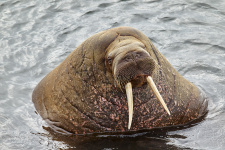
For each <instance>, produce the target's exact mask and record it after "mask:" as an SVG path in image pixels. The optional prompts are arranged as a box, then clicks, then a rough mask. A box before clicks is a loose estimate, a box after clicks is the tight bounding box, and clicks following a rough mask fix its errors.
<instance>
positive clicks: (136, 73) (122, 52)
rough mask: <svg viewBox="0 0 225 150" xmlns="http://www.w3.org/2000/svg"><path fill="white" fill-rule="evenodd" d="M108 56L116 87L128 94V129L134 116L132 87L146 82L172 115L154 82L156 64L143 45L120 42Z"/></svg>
mask: <svg viewBox="0 0 225 150" xmlns="http://www.w3.org/2000/svg"><path fill="white" fill-rule="evenodd" d="M106 56H107V58H106V61H107V62H106V65H107V66H109V68H110V69H111V71H112V73H113V76H114V80H115V87H117V88H119V89H121V91H126V94H127V99H128V108H129V124H128V129H130V127H131V123H132V116H133V94H132V87H140V86H142V85H143V84H145V83H146V82H147V83H148V84H149V86H150V87H151V89H152V91H153V93H154V94H155V96H156V97H157V98H158V100H159V101H160V102H161V104H162V105H163V107H164V109H165V110H166V111H167V113H168V114H169V115H170V112H169V110H168V108H167V106H166V104H165V102H164V101H163V99H162V97H161V95H160V94H159V92H158V90H157V88H156V86H155V83H154V82H153V80H152V75H153V73H154V70H155V68H156V62H155V60H154V59H153V58H152V57H151V56H150V54H149V53H148V52H147V51H146V50H145V46H144V44H143V43H141V42H139V41H136V40H130V39H129V40H123V41H119V43H117V45H116V46H114V47H113V48H112V49H111V50H109V52H108V54H107V55H106ZM124 89H125V90H124Z"/></svg>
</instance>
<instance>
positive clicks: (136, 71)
mask: <svg viewBox="0 0 225 150" xmlns="http://www.w3.org/2000/svg"><path fill="white" fill-rule="evenodd" d="M32 101H33V103H34V106H35V108H36V110H37V112H38V113H39V114H40V115H41V116H42V118H43V119H44V120H45V121H46V122H47V123H48V124H49V125H50V127H52V129H53V130H55V131H57V132H60V133H68V134H70V133H72V134H88V133H106V132H128V131H140V130H144V129H153V128H163V127H169V126H177V125H185V124H187V123H189V122H191V121H193V120H196V119H198V118H200V117H201V116H204V115H205V114H206V113H207V106H208V100H207V98H206V96H205V94H203V93H202V92H201V91H200V90H199V89H198V88H197V87H196V86H195V85H194V84H193V83H191V82H189V81H188V80H186V79H185V78H184V77H182V76H181V75H180V74H179V73H178V72H177V71H176V70H175V69H174V68H173V67H172V66H171V64H170V63H169V62H168V61H167V59H166V58H165V57H164V56H163V55H162V54H161V53H160V52H159V51H158V50H157V49H156V48H155V46H154V45H153V44H152V42H151V41H150V39H149V38H148V37H147V36H145V35H144V34H143V33H142V32H140V31H138V30H137V29H134V28H131V27H117V28H112V29H108V30H105V31H102V32H99V33H97V34H95V35H93V36H91V37H89V38H88V39H87V40H85V41H84V42H83V43H82V44H81V45H79V46H78V47H77V48H76V49H75V50H74V51H73V52H72V53H70V54H69V56H68V57H67V58H66V59H65V60H64V61H63V62H62V63H61V64H59V66H57V67H56V68H55V69H54V70H52V71H51V72H50V73H49V74H47V75H46V76H45V77H44V78H43V79H42V80H41V81H40V83H39V84H38V85H37V86H36V88H35V89H34V91H33V94H32Z"/></svg>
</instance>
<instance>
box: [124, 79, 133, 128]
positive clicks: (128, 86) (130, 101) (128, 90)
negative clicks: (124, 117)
mask: <svg viewBox="0 0 225 150" xmlns="http://www.w3.org/2000/svg"><path fill="white" fill-rule="evenodd" d="M125 89H126V93H127V102H128V110H129V123H128V129H129V130H130V127H131V123H132V118H133V93H132V84H131V82H128V83H127V84H126V85H125Z"/></svg>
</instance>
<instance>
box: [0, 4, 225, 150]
mask: <svg viewBox="0 0 225 150" xmlns="http://www.w3.org/2000/svg"><path fill="white" fill-rule="evenodd" d="M118 26H131V27H134V28H137V29H139V30H141V31H142V32H143V33H144V34H145V35H147V36H148V37H149V38H150V39H151V40H152V42H153V43H154V45H155V46H156V47H157V48H158V49H159V50H160V51H161V53H162V54H163V55H164V56H165V57H166V58H167V59H168V60H169V61H170V63H171V64H172V65H173V66H174V67H175V68H176V69H177V70H178V71H179V72H180V74H182V75H183V76H184V77H185V78H187V79H188V80H189V81H191V82H193V83H195V84H196V85H197V86H198V87H199V88H201V89H202V90H203V91H204V92H205V93H206V94H207V95H208V97H209V99H210V100H209V113H208V114H207V116H206V117H205V119H204V120H203V121H201V122H200V123H196V124H195V125H194V126H188V127H185V128H175V129H172V130H161V129H158V130H156V131H148V132H141V133H136V134H133V135H121V134H119V135H110V136H109V135H108V136H107V135H92V136H74V137H68V136H59V135H57V134H54V133H52V132H51V131H49V129H48V128H47V127H48V126H47V124H46V123H45V122H44V121H43V120H42V118H41V117H40V116H39V115H37V114H36V113H35V109H34V106H33V104H32V101H31V94H32V91H33V89H34V87H35V86H36V85H37V83H38V82H39V81H40V80H41V79H42V78H43V77H44V76H45V75H46V74H47V73H48V72H50V71H51V70H52V69H54V68H55V67H56V66H57V65H58V64H59V63H60V62H61V61H62V60H64V59H65V58H66V56H67V55H68V54H69V53H70V52H71V51H72V50H73V49H75V48H76V47H77V46H78V45H79V44H80V43H81V42H83V41H84V40H85V39H87V38H88V37H90V36H91V35H93V34H95V33H97V32H99V31H102V30H105V29H108V28H112V27H118ZM224 41H225V1H224V0H217V1H214V0H204V1H200V0H189V1H186V0H177V1H169V0H159V1H155V0H142V1H135V0H126V1H125V0H123V1H122V0H121V1H118V0H109V1H107V2H106V1H103V0H92V1H87V0H64V1H57V0H51V1H44V0H39V1H34V0H29V1H28V0H23V1H19V0H1V1H0V147H1V149H3V150H5V149H37V150H39V149H69V148H70V149H103V150H112V149H221V150H222V149H224V148H225V141H224V138H225V117H224V115H225V106H224V102H225V96H224V95H225V93H224V90H225V77H224V75H225V42H224Z"/></svg>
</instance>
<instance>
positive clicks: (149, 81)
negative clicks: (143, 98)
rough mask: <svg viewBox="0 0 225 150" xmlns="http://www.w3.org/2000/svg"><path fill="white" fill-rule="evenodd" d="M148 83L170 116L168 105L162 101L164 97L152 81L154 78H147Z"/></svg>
mask: <svg viewBox="0 0 225 150" xmlns="http://www.w3.org/2000/svg"><path fill="white" fill-rule="evenodd" d="M147 82H148V84H149V86H150V87H151V89H152V91H153V93H154V95H155V96H156V98H157V99H158V100H159V102H160V103H161V104H162V106H163V108H164V109H165V110H166V112H167V113H168V114H169V115H170V111H169V109H168V108H167V106H166V103H165V102H164V100H163V99H162V96H161V95H160V93H159V91H158V89H157V88H156V85H155V83H154V81H153V80H152V77H150V76H148V77H147Z"/></svg>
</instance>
